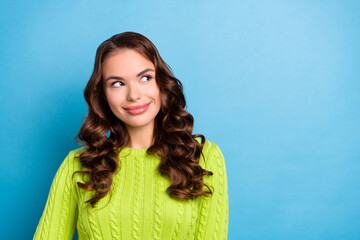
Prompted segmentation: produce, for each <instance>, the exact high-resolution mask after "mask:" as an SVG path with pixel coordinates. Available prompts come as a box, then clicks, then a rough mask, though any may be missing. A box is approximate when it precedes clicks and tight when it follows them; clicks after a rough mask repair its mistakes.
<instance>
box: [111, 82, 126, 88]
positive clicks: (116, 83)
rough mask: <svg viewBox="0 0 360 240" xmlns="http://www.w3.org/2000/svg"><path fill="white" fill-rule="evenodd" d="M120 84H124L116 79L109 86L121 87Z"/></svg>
mask: <svg viewBox="0 0 360 240" xmlns="http://www.w3.org/2000/svg"><path fill="white" fill-rule="evenodd" d="M122 85H124V84H123V83H122V82H120V81H116V82H113V83H112V84H111V86H113V87H121V86H122Z"/></svg>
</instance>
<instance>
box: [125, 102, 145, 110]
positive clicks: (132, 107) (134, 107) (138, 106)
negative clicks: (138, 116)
mask: <svg viewBox="0 0 360 240" xmlns="http://www.w3.org/2000/svg"><path fill="white" fill-rule="evenodd" d="M148 105H150V103H144V104H140V105H136V106H129V107H126V108H124V109H125V110H135V109H139V108H144V107H147V106H148Z"/></svg>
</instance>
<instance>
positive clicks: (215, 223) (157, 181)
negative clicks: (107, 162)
mask: <svg viewBox="0 0 360 240" xmlns="http://www.w3.org/2000/svg"><path fill="white" fill-rule="evenodd" d="M196 140H198V141H200V139H198V138H197V139H196ZM83 149H84V148H78V149H75V150H73V151H70V152H69V154H68V155H67V157H66V158H65V159H64V161H63V162H62V164H61V165H60V167H59V169H58V171H57V173H56V175H55V177H54V180H53V182H52V185H51V188H50V192H49V195H48V199H47V202H46V205H45V209H44V211H43V213H42V216H41V218H40V220H39V224H38V226H37V228H36V232H35V235H34V238H33V239H34V240H37V239H43V240H45V239H46V240H52V239H61V240H68V239H69V240H71V239H72V238H73V236H74V233H75V230H76V229H77V231H78V236H79V239H80V240H88V239H105V240H108V239H126V240H128V239H134V240H136V239H149V240H150V239H151V240H154V239H159V240H161V239H164V240H165V239H166V240H169V239H173V240H177V239H186V240H188V239H195V240H205V239H206V240H222V239H227V234H228V219H229V201H228V185H227V174H226V167H225V160H224V157H223V154H222V152H221V150H220V149H219V147H218V146H217V145H216V144H215V143H213V142H211V141H209V140H206V142H205V145H204V149H203V153H204V155H205V161H204V159H203V158H202V157H201V158H200V165H201V166H202V167H203V168H204V169H207V170H210V171H212V172H213V173H214V175H212V176H208V175H206V176H204V177H203V179H204V182H205V183H206V184H207V185H208V186H212V187H213V192H214V193H213V195H212V196H210V197H204V196H202V197H198V198H196V199H195V200H179V199H174V198H172V197H170V196H169V195H168V193H167V192H166V189H167V188H168V187H169V186H170V180H169V179H168V178H166V177H163V176H161V175H160V173H159V172H158V170H157V167H158V165H159V164H160V159H159V158H158V157H156V156H151V155H148V154H147V153H146V150H147V149H134V148H125V149H123V150H122V151H121V152H120V154H119V158H120V164H119V170H118V172H117V173H116V174H115V175H114V176H113V185H112V186H111V190H110V191H109V193H108V194H107V195H106V196H105V197H104V198H102V199H101V200H100V201H99V202H98V205H97V207H96V208H94V209H93V208H91V205H90V204H86V203H84V202H85V201H86V200H88V199H90V198H91V196H92V192H90V191H85V190H83V189H81V188H79V187H78V186H77V185H76V182H84V181H85V180H86V177H87V176H84V178H83V177H82V176H81V175H80V174H75V176H74V179H73V180H72V179H71V175H72V173H73V172H74V171H76V170H85V169H84V168H82V167H81V164H80V162H79V160H78V159H77V158H74V157H75V156H79V154H80V153H81V151H83ZM110 198H111V199H110ZM109 200H110V202H109V204H108V205H107V206H106V204H107V203H108V201H109Z"/></svg>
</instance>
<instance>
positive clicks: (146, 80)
mask: <svg viewBox="0 0 360 240" xmlns="http://www.w3.org/2000/svg"><path fill="white" fill-rule="evenodd" d="M144 79H145V80H144ZM150 79H151V76H150V75H145V76H142V78H141V80H142V81H143V82H148V81H150Z"/></svg>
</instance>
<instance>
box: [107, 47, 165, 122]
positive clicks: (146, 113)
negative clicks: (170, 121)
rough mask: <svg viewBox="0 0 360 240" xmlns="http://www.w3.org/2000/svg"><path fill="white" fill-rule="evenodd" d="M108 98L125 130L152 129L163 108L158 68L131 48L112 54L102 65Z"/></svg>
mask: <svg viewBox="0 0 360 240" xmlns="http://www.w3.org/2000/svg"><path fill="white" fill-rule="evenodd" d="M102 79H103V87H104V92H105V98H106V100H107V102H108V104H109V106H110V109H111V111H112V112H113V113H114V115H115V116H116V117H117V118H118V119H120V120H121V121H122V122H124V124H125V125H126V127H127V128H128V129H129V128H139V127H146V126H148V127H153V126H154V125H153V124H154V120H155V117H156V115H157V114H158V112H159V110H160V106H161V100H160V90H159V87H158V86H157V84H156V80H155V66H154V64H153V63H152V62H151V61H149V60H148V59H147V58H145V57H143V56H142V55H141V54H139V53H138V52H136V51H135V50H132V49H120V50H119V51H118V52H115V53H113V54H110V56H108V57H107V59H105V61H104V63H103V66H102Z"/></svg>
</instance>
